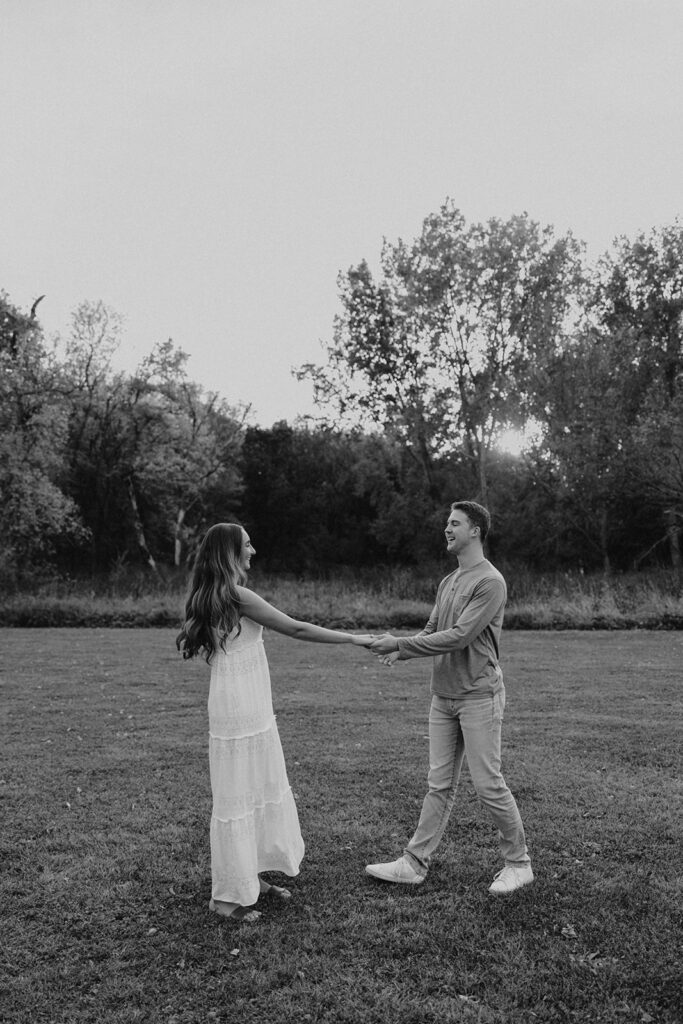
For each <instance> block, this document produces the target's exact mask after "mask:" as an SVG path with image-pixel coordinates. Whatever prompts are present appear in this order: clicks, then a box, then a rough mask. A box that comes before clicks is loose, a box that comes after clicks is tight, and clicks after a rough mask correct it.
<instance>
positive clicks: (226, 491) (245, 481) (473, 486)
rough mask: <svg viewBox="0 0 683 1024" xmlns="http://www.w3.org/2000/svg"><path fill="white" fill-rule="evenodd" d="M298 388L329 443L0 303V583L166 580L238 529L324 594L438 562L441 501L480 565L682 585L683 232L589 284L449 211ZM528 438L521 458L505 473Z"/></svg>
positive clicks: (660, 237) (168, 353)
mask: <svg viewBox="0 0 683 1024" xmlns="http://www.w3.org/2000/svg"><path fill="white" fill-rule="evenodd" d="M339 295H340V309H339V312H338V314H337V316H336V318H335V322H334V327H333V333H332V337H331V340H330V342H329V343H328V345H327V346H326V351H325V358H324V360H323V361H322V362H321V363H320V364H319V365H314V364H310V365H306V366H302V367H300V368H299V369H298V371H297V373H298V376H299V377H300V378H302V379H308V380H310V381H311V382H312V383H313V386H314V390H315V395H316V399H317V402H318V407H319V408H320V410H321V415H320V418H319V419H317V420H316V421H310V420H309V421H303V420H299V421H297V422H296V423H295V424H293V425H292V424H288V423H284V422H282V423H276V424H274V425H273V426H272V427H271V428H262V427H255V426H253V425H250V423H249V418H250V417H249V406H248V404H247V403H246V402H244V401H237V402H235V403H232V404H231V403H229V402H228V401H227V400H226V399H225V398H223V397H221V396H220V395H218V394H216V393H213V392H210V391H206V390H205V389H203V388H202V387H201V386H199V385H198V384H197V383H195V382H193V381H192V380H190V379H189V377H188V375H187V370H186V361H187V357H186V355H185V354H184V353H183V352H182V351H181V350H179V349H178V348H177V347H176V346H175V345H174V344H173V343H172V342H171V341H167V342H163V343H160V344H157V345H155V346H154V347H153V348H152V349H151V351H150V353H149V355H148V356H146V357H145V358H144V359H143V360H142V361H141V363H140V365H139V366H138V367H137V368H136V369H135V370H134V371H133V372H123V371H120V370H116V369H115V365H114V364H115V354H116V350H117V348H118V345H119V343H120V340H121V332H122V324H121V319H120V317H119V316H118V315H117V314H116V313H115V312H114V311H112V310H110V309H108V308H107V307H106V306H105V305H104V304H103V303H101V302H85V303H83V304H81V305H80V306H79V307H78V308H77V309H76V310H75V311H74V313H73V316H72V322H71V327H70V330H69V332H68V335H67V336H66V337H65V338H57V339H52V340H51V341H48V339H46V337H45V335H44V332H43V330H42V328H41V325H40V320H39V316H38V313H39V303H40V300H38V302H36V303H35V304H34V306H33V308H32V309H31V310H30V311H29V312H25V311H21V310H19V309H18V308H17V307H15V306H14V305H13V304H12V303H11V301H10V298H9V297H8V296H7V295H5V294H4V293H2V294H0V403H1V404H0V494H1V498H2V500H1V504H0V518H1V523H0V526H1V527H2V529H1V531H0V567H1V569H2V577H3V580H4V581H5V583H6V584H19V583H21V582H22V581H24V580H27V579H34V578H35V577H36V575H39V574H41V573H42V574H44V573H45V572H46V571H51V572H61V573H71V574H78V575H84V574H85V575H87V574H100V573H105V572H110V571H112V569H116V568H117V567H120V566H122V565H124V564H129V565H138V564H142V565H145V566H147V568H148V570H149V572H150V573H152V574H159V575H161V576H163V575H164V574H166V573H168V572H172V571H173V570H174V567H175V568H176V569H178V570H180V569H182V568H183V567H184V566H185V565H186V564H187V561H188V559H189V558H191V556H192V553H193V551H194V548H195V546H196V543H197V540H198V538H199V537H200V536H201V534H202V532H203V530H204V529H205V528H206V527H207V526H208V525H210V524H211V523H212V522H215V521H218V520H226V519H238V520H240V521H241V522H243V523H244V524H245V525H246V526H247V528H248V529H249V530H250V532H251V533H252V535H253V538H254V542H255V545H256V547H257V549H258V552H259V555H260V559H259V562H260V564H262V565H267V567H268V568H270V569H272V570H274V571H289V572H308V573H326V572H329V571H332V570H334V569H335V568H339V567H340V566H347V567H351V568H355V569H357V570H361V569H363V568H364V567H365V566H372V565H375V564H385V565H391V564H395V565H414V564H416V563H418V562H421V561H424V560H425V559H427V560H432V559H434V558H436V557H438V555H439V554H440V552H441V550H442V546H443V543H442V529H443V520H444V514H445V510H446V508H447V507H448V505H449V503H450V501H452V500H454V499H455V498H462V497H468V498H475V499H478V500H480V501H482V502H483V503H484V504H486V505H488V507H490V508H491V510H492V512H493V514H494V529H493V531H492V534H491V538H490V553H491V556H492V557H493V558H494V559H497V560H498V561H505V562H507V563H509V564H514V563H515V562H518V563H524V564H526V565H528V566H530V567H533V568H536V569H539V570H554V569H566V568H582V569H585V570H587V571H588V570H591V569H596V568H599V569H602V570H604V571H611V570H612V569H627V568H632V567H634V566H638V565H642V564H649V563H651V562H656V563H659V564H670V565H673V566H674V567H675V568H676V569H677V570H678V571H679V572H680V571H681V557H680V531H681V527H682V525H683V388H682V383H683V344H682V341H683V229H682V228H681V227H680V225H678V224H675V225H673V226H670V227H666V228H661V229H656V230H653V231H651V232H650V233H649V234H647V235H645V234H643V235H640V236H638V237H636V238H635V239H634V240H629V239H626V238H621V239H617V240H616V241H615V242H614V244H613V246H612V248H611V250H610V251H609V252H608V253H606V254H605V255H604V256H603V257H602V258H601V259H599V260H598V261H597V263H594V264H590V263H589V262H588V260H587V258H586V254H585V247H584V246H583V245H582V244H581V243H580V242H578V241H577V240H576V239H574V238H573V236H572V235H571V234H567V235H564V236H557V235H556V234H555V232H554V231H553V229H552V228H549V227H542V226H540V225H539V224H538V223H536V222H534V221H533V220H532V219H530V218H529V217H528V215H526V214H524V215H520V216H514V217H512V218H510V219H509V220H507V221H502V220H498V219H491V220H489V221H487V222H486V223H483V224H468V223H467V222H466V220H465V218H464V217H463V215H462V213H461V212H460V211H459V210H458V209H457V208H456V207H455V206H454V204H453V203H452V202H450V201H446V202H445V203H444V204H443V206H442V207H441V209H440V210H439V211H438V212H437V213H435V214H433V215H431V216H429V217H427V218H426V219H425V221H424V224H423V227H422V231H421V234H420V235H419V237H417V238H416V239H414V240H413V241H411V242H404V241H403V240H399V241H398V242H395V243H390V242H387V241H385V243H384V246H383V249H382V254H381V260H380V266H379V271H378V272H375V273H373V272H372V271H371V269H370V267H369V265H368V263H367V262H366V261H361V262H360V263H359V264H358V265H357V266H354V267H351V268H349V270H347V271H346V272H344V273H342V274H340V276H339ZM510 430H518V431H523V430H526V431H527V433H528V435H529V443H528V445H527V448H526V449H525V451H524V452H523V454H520V455H512V454H509V453H506V452H505V451H504V450H502V449H501V444H500V442H501V438H502V437H503V436H504V435H505V433H506V432H508V431H510Z"/></svg>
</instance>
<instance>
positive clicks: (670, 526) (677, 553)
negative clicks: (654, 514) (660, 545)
mask: <svg viewBox="0 0 683 1024" xmlns="http://www.w3.org/2000/svg"><path fill="white" fill-rule="evenodd" d="M664 520H665V522H666V535H667V537H668V538H669V550H670V552H671V565H672V567H673V569H674V570H675V572H676V577H677V579H678V593H679V594H680V593H681V590H683V559H682V558H681V525H680V517H679V514H678V511H677V509H675V508H667V509H665V510H664Z"/></svg>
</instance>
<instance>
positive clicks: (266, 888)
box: [176, 523, 374, 921]
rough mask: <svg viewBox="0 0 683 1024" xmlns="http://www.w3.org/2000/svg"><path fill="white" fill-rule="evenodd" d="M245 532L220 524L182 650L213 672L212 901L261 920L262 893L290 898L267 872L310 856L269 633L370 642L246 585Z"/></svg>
mask: <svg viewBox="0 0 683 1024" xmlns="http://www.w3.org/2000/svg"><path fill="white" fill-rule="evenodd" d="M255 553H256V552H255V550H254V548H253V547H252V544H251V541H250V539H249V537H248V535H247V533H246V531H245V530H244V529H243V528H242V527H241V526H239V525H237V524H236V523H218V524H217V525H215V526H212V527H211V528H210V530H209V531H208V532H207V533H206V535H205V537H204V539H203V540H202V543H201V545H200V547H199V550H198V552H197V557H196V559H195V564H194V571H193V576H192V583H191V586H190V593H189V596H188V599H187V602H186V605H185V621H184V623H183V626H182V629H181V631H180V633H179V635H178V637H177V640H176V645H177V647H178V649H179V650H180V651H182V654H183V657H184V658H194V657H195V656H196V655H199V654H203V655H204V657H205V658H206V661H207V662H208V663H209V664H210V666H211V685H210V690H209V760H210V771H211V791H212V794H213V811H212V814H211V875H212V899H211V901H210V903H209V907H210V909H211V910H213V911H214V912H215V913H217V914H220V915H221V916H223V917H231V918H233V919H235V920H246V921H255V920H256V919H257V918H258V917H260V914H259V912H258V911H255V910H250V909H249V908H250V907H252V906H253V904H254V903H256V901H257V899H258V897H259V895H260V894H261V893H264V894H265V893H270V894H271V895H274V896H278V897H279V898H281V899H288V898H289V897H290V895H291V894H290V893H289V892H288V891H287V889H282V888H280V887H279V886H275V885H269V884H268V883H267V882H265V881H263V879H261V878H259V872H261V871H282V872H284V874H286V875H290V876H293V875H297V874H298V873H299V865H300V863H301V860H302V858H303V855H304V843H303V839H302V838H301V831H300V829H299V818H298V815H297V812H296V805H295V803H294V797H293V795H292V790H291V788H290V785H289V782H288V780H287V771H286V768H285V761H284V756H283V753H282V747H281V745H280V737H279V735H278V731H277V725H276V723H275V716H274V714H273V703H272V697H271V691H270V674H269V671H268V662H267V660H266V654H265V651H264V648H263V639H262V632H263V627H264V626H266V627H268V628H269V629H274V630H276V631H277V632H278V633H283V634H284V635H285V636H289V637H293V638H294V639H297V640H311V641H315V642H317V643H326V644H351V643H352V644H356V645H357V646H368V645H369V644H370V643H372V641H373V639H374V638H373V637H372V636H369V635H366V636H354V635H352V634H351V633H342V632H339V631H337V630H335V629H324V628H323V627H322V626H314V625H313V624H312V623H309V622H298V621H297V620H296V619H291V618H290V617H289V616H288V615H285V614H284V613H283V612H281V611H278V610H277V608H274V607H273V606H272V605H270V604H268V602H267V601H264V600H263V598H261V597H259V596H258V595H257V594H255V593H254V592H253V591H251V590H248V589H247V588H246V587H245V586H244V584H245V583H246V579H247V572H248V570H249V567H250V564H251V559H252V556H253V555H254V554H255Z"/></svg>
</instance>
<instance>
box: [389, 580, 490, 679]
mask: <svg viewBox="0 0 683 1024" xmlns="http://www.w3.org/2000/svg"><path fill="white" fill-rule="evenodd" d="M504 604H505V586H504V584H503V583H502V582H501V581H500V580H497V579H495V578H490V579H485V580H482V581H481V582H480V583H478V584H477V586H476V588H475V590H474V593H473V595H472V597H471V599H470V600H469V601H468V603H467V604H466V605H465V607H464V608H463V610H462V612H461V613H460V615H459V616H458V619H457V621H456V622H455V624H454V625H453V626H452V627H451V628H450V629H442V630H439V631H438V632H431V633H430V634H429V635H426V634H424V633H422V634H418V635H417V636H408V637H400V638H399V639H397V640H396V645H395V646H394V647H392V648H391V649H392V650H394V651H396V650H397V651H398V652H399V659H400V660H401V661H406V660H407V659H409V658H433V657H434V656H435V655H437V654H448V653H449V652H450V651H461V650H463V648H465V647H469V645H470V644H471V643H472V641H473V640H475V639H476V638H477V637H478V636H479V634H480V633H482V632H483V631H484V630H485V629H486V627H487V626H488V625H489V624H490V623H491V621H492V620H493V619H494V618H495V617H496V615H497V614H498V613H499V612H500V609H501V607H502V606H503V605H504ZM372 649H373V651H374V649H375V648H374V645H373V648H372Z"/></svg>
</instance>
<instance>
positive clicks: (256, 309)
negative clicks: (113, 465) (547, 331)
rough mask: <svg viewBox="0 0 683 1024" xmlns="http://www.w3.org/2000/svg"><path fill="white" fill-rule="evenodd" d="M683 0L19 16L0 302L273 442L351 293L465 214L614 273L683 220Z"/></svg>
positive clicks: (519, 0)
mask: <svg viewBox="0 0 683 1024" xmlns="http://www.w3.org/2000/svg"><path fill="white" fill-rule="evenodd" d="M682 54H683V3H682V2H681V0H416V2H413V0H296V2H295V0H0V199H1V205H2V208H1V213H0V289H4V290H5V291H6V292H7V293H8V295H9V298H10V300H11V301H12V302H13V303H14V304H15V305H18V306H19V307H20V308H22V309H24V310H27V309H29V308H30V306H31V304H32V302H33V301H34V299H35V298H36V297H37V296H38V295H41V294H43V293H44V294H45V295H46V298H45V299H44V301H43V302H42V304H41V305H40V307H39V312H40V318H41V321H42V323H43V326H44V327H45V329H46V331H47V332H48V334H52V333H54V332H57V331H60V332H62V333H64V332H65V331H67V330H68V322H69V314H70V312H71V311H72V310H73V309H74V308H75V307H76V306H77V304H78V303H79V302H81V301H82V300H84V299H93V300H96V299H102V300H104V301H105V302H106V303H108V304H109V305H110V306H112V307H113V308H114V309H116V310H117V311H118V312H119V313H121V314H122V315H123V316H124V318H125V341H124V348H123V356H122V358H123V359H124V361H125V362H126V365H127V366H128V367H129V368H132V367H133V366H134V365H135V363H136V362H137V361H138V360H139V359H140V358H141V357H142V356H143V355H145V354H146V353H147V352H148V351H149V350H150V349H151V347H152V345H153V344H154V343H155V342H157V341H163V340H165V339H167V338H169V337H170V338H173V340H174V341H175V342H176V343H177V344H178V345H179V346H180V347H181V348H183V349H184V350H185V351H187V352H188V353H189V354H190V356H191V359H190V363H189V368H188V369H189V373H190V376H191V377H192V378H193V379H195V380H197V381H199V382H201V383H202V384H204V385H205V386H207V387H211V388H213V389H215V390H218V391H220V392H221V394H223V395H224V396H225V397H226V398H228V399H229V400H230V401H233V402H238V401H240V402H250V403H251V404H252V407H253V417H252V422H255V423H260V424H262V425H265V426H270V425H271V424H272V423H273V422H274V421H275V420H278V419H288V420H290V421H293V420H294V418H295V417H296V416H297V415H298V414H308V413H311V412H313V411H314V410H313V406H312V398H311V388H310V386H309V385H308V384H306V383H298V382H296V381H295V380H294V379H293V378H292V377H291V374H290V369H291V367H292V366H296V365H299V364H301V363H303V362H307V361H314V362H315V361H320V360H321V359H322V349H321V347H320V342H321V340H325V339H329V338H330V337H331V331H332V321H333V317H334V315H335V313H336V312H337V311H338V309H339V301H338V298H337V283H336V279H337V275H338V273H339V271H340V270H344V269H347V268H348V267H349V266H351V265H353V264H356V263H358V262H359V261H360V260H361V259H363V258H366V259H367V260H368V261H369V262H370V264H371V265H376V263H377V258H378V255H379V251H380V248H381V244H382V239H383V238H384V237H386V238H388V239H390V240H392V241H395V240H396V239H397V238H398V237H399V236H401V237H403V238H406V239H411V238H413V237H415V236H416V235H417V234H419V232H420V228H421V224H422V220H423V218H424V217H425V216H427V214H429V213H431V212H433V211H435V210H437V209H438V208H439V206H440V205H441V203H442V202H443V201H444V199H445V198H446V197H447V196H450V197H451V198H452V199H453V200H454V201H455V203H456V205H457V206H458V207H459V208H460V209H461V211H462V212H463V213H464V215H465V217H466V218H467V219H468V220H469V221H479V220H485V219H487V218H488V217H491V216H499V217H508V216H510V215H512V214H513V213H520V212H522V211H524V210H526V211H527V212H528V213H529V214H530V215H531V216H532V217H533V218H534V219H536V220H539V221H541V223H544V224H546V223H547V224H553V225H554V226H555V228H556V230H557V231H558V232H564V231H566V230H568V229H571V230H572V231H573V233H574V234H575V236H576V237H578V238H581V239H583V240H585V241H586V242H587V244H588V246H589V252H590V253H591V254H592V255H596V256H597V255H598V254H599V253H600V252H601V251H603V250H605V249H607V248H608V247H609V246H610V244H611V242H612V240H613V238H614V237H615V236H617V235H621V234H625V235H627V236H629V237H632V236H633V235H634V234H636V233H637V232H639V231H649V230H650V228H652V227H654V226H660V225H663V224H670V223H672V222H673V221H674V220H675V219H676V218H678V217H680V215H681V211H682V207H683V193H682V190H683V127H682V126H683V73H682V71H681V67H682V65H683V57H682Z"/></svg>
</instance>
